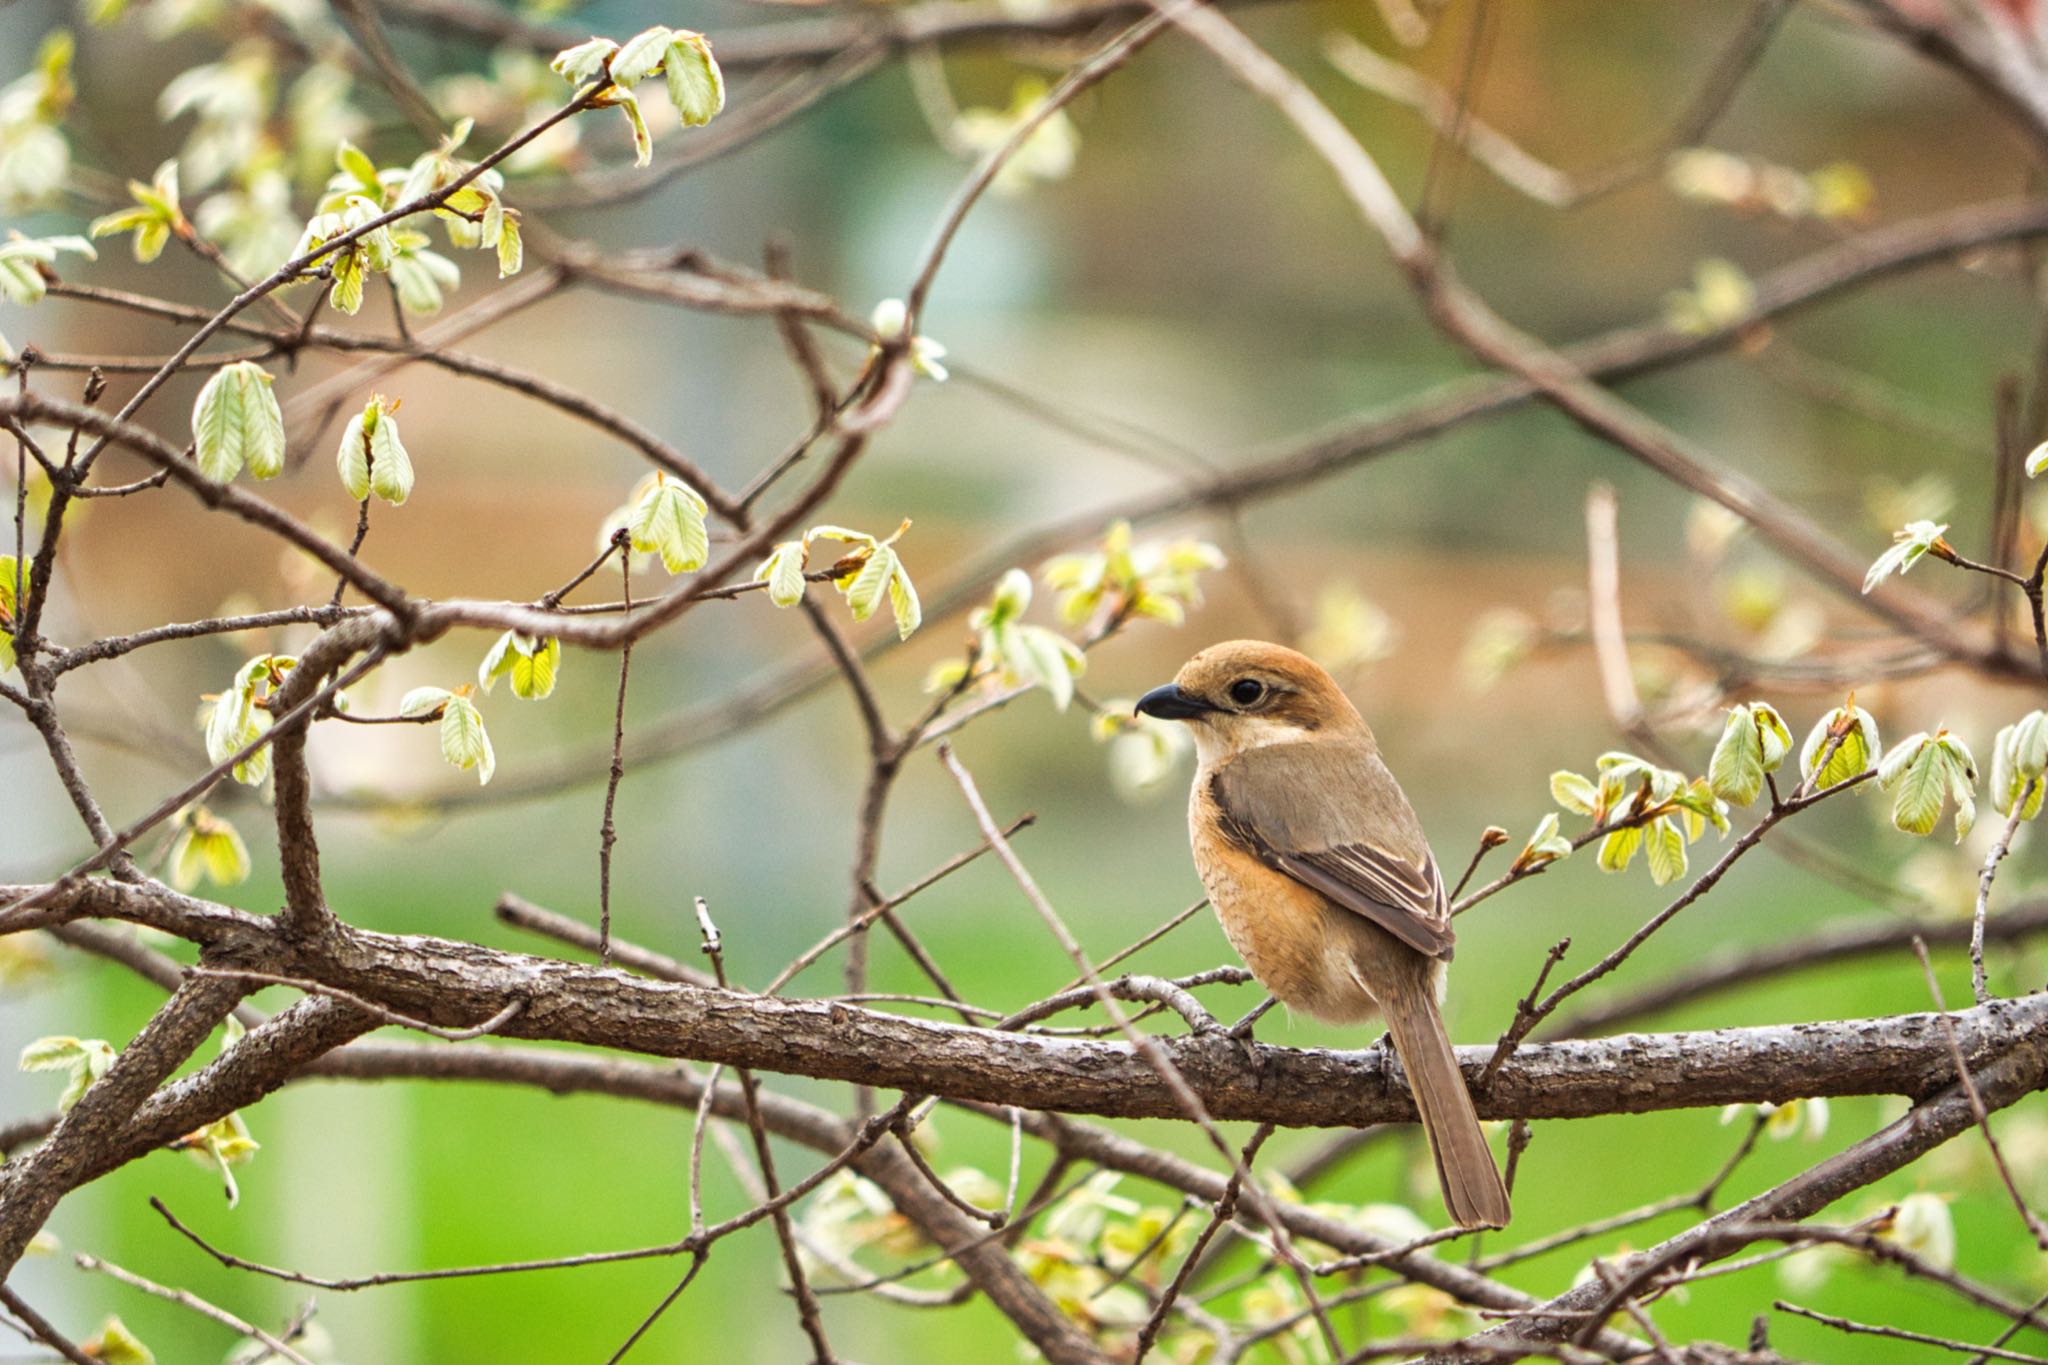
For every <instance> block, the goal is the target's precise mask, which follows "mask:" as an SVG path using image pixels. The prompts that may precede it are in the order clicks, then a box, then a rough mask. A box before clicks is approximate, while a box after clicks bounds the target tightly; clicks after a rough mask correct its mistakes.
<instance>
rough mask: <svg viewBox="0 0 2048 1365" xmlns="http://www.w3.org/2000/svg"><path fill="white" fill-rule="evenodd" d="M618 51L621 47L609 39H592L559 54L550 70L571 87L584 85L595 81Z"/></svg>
mask: <svg viewBox="0 0 2048 1365" xmlns="http://www.w3.org/2000/svg"><path fill="white" fill-rule="evenodd" d="M618 50H619V45H618V44H617V43H615V42H613V41H612V40H611V39H609V38H591V39H589V40H587V41H585V42H581V43H578V44H576V46H574V47H566V48H563V49H562V50H561V51H560V52H557V53H556V54H555V57H554V60H553V61H551V62H549V63H548V68H549V70H551V71H553V72H555V73H556V74H557V75H559V76H560V77H562V79H564V80H566V81H568V82H569V83H570V84H571V85H582V84H585V83H586V82H588V81H591V80H593V79H595V78H596V77H597V75H598V73H599V72H602V71H603V70H604V69H605V63H606V62H608V61H609V60H611V55H612V54H613V53H614V52H617V51H618Z"/></svg>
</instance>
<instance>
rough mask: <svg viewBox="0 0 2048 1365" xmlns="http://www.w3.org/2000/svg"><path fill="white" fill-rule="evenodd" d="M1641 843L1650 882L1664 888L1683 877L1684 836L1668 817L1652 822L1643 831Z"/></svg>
mask: <svg viewBox="0 0 2048 1365" xmlns="http://www.w3.org/2000/svg"><path fill="white" fill-rule="evenodd" d="M1643 843H1644V853H1645V854H1646V856H1647V858H1648V861H1649V864H1650V880H1651V881H1653V882H1655V883H1656V884H1657V885H1659V886H1665V885H1668V884H1669V883H1671V882H1673V881H1676V880H1677V879H1678V878H1680V877H1683V876H1684V875H1685V835H1684V834H1682V833H1680V832H1679V828H1678V826H1677V825H1676V824H1674V823H1673V822H1672V820H1671V817H1670V816H1668V815H1667V816H1665V817H1664V818H1663V819H1660V820H1654V821H1652V822H1651V823H1650V826H1649V828H1648V829H1646V830H1644V831H1643Z"/></svg>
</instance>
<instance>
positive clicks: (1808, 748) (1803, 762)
mask: <svg viewBox="0 0 2048 1365" xmlns="http://www.w3.org/2000/svg"><path fill="white" fill-rule="evenodd" d="M1837 728H1840V729H1841V730H1842V731H1843V734H1842V742H1841V743H1840V744H1839V745H1837V746H1836V747H1835V749H1834V753H1833V755H1832V756H1831V757H1830V758H1829V759H1828V762H1827V766H1826V767H1825V768H1822V769H1819V770H1816V765H1817V764H1818V763H1819V762H1820V757H1821V755H1822V754H1824V753H1827V752H1828V747H1829V744H1830V743H1831V741H1832V737H1833V734H1834V732H1835V730H1836V729H1837ZM1880 747H1881V745H1880V742H1879V740H1878V735H1877V721H1876V719H1875V718H1873V717H1872V716H1871V714H1870V713H1869V712H1868V711H1865V710H1864V709H1863V708H1862V707H1860V706H1854V705H1850V706H1838V707H1836V708H1835V709H1834V710H1832V711H1830V712H1828V713H1827V714H1826V715H1824V716H1822V717H1821V718H1820V719H1819V720H1818V721H1816V722H1815V723H1814V727H1813V729H1812V730H1811V731H1809V732H1808V733H1807V736H1806V743H1805V744H1803V745H1802V746H1800V750H1799V773H1800V777H1801V778H1802V780H1803V781H1804V782H1805V783H1806V785H1807V786H1808V787H1809V788H1811V789H1812V790H1814V791H1825V790H1826V789H1827V788H1829V787H1834V786H1839V785H1840V784H1842V783H1843V782H1846V781H1848V780H1849V779H1850V778H1852V777H1858V776H1861V775H1862V774H1863V773H1865V772H1868V771H1869V770H1870V763H1871V759H1872V757H1873V756H1874V755H1876V753H1877V752H1878V750H1879V748H1880Z"/></svg>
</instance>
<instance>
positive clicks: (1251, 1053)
mask: <svg viewBox="0 0 2048 1365" xmlns="http://www.w3.org/2000/svg"><path fill="white" fill-rule="evenodd" d="M1278 1003H1279V1002H1278V1001H1277V1000H1275V999H1274V998H1273V997H1272V996H1270V995H1269V996H1267V997H1266V998H1265V999H1264V1000H1263V1001H1261V1002H1259V1004H1257V1005H1256V1006H1254V1007H1253V1008H1252V1011H1251V1012H1250V1013H1249V1014H1247V1015H1245V1017H1244V1018H1242V1019H1240V1020H1238V1021H1237V1022H1236V1023H1234V1024H1232V1025H1231V1026H1230V1027H1229V1028H1228V1029H1226V1030H1224V1033H1225V1036H1227V1037H1228V1038H1229V1039H1230V1041H1231V1042H1233V1043H1235V1044H1237V1046H1238V1049H1239V1051H1241V1052H1242V1053H1243V1054H1244V1059H1245V1061H1247V1062H1249V1063H1250V1064H1251V1066H1252V1068H1253V1069H1254V1070H1256V1069H1257V1068H1258V1065H1259V1045H1258V1042H1257V1040H1255V1039H1254V1038H1253V1037H1252V1030H1253V1029H1254V1028H1256V1027H1257V1026H1258V1022H1259V1020H1260V1019H1262V1018H1264V1017H1265V1015H1266V1011H1267V1010H1270V1009H1272V1008H1273V1006H1274V1005H1276V1004H1278Z"/></svg>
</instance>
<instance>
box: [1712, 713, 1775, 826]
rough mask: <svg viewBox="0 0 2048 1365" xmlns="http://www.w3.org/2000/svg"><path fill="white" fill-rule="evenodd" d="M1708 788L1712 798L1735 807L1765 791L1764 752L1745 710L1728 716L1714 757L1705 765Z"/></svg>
mask: <svg viewBox="0 0 2048 1365" xmlns="http://www.w3.org/2000/svg"><path fill="white" fill-rule="evenodd" d="M1707 785H1708V786H1709V787H1711V788H1712V789H1713V792H1714V795H1716V796H1718V797H1720V798H1721V799H1722V800H1724V801H1732V802H1734V803H1735V804H1736V805H1738V806H1746V805H1748V804H1749V803H1750V802H1752V801H1754V800H1756V798H1757V797H1758V795H1760V794H1761V793H1762V791H1763V789H1764V750H1763V741H1762V738H1761V736H1760V734H1759V732H1758V728H1757V722H1756V717H1755V716H1754V715H1753V714H1752V713H1751V712H1750V709H1749V708H1748V707H1747V706H1736V707H1732V708H1730V710H1729V712H1728V722H1727V724H1726V725H1724V726H1722V727H1721V738H1720V741H1719V742H1718V743H1716V744H1715V745H1714V756H1713V758H1712V759H1711V760H1709V761H1708V764H1707Z"/></svg>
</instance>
